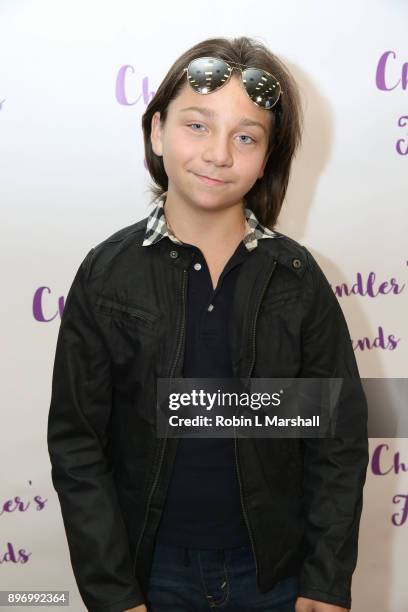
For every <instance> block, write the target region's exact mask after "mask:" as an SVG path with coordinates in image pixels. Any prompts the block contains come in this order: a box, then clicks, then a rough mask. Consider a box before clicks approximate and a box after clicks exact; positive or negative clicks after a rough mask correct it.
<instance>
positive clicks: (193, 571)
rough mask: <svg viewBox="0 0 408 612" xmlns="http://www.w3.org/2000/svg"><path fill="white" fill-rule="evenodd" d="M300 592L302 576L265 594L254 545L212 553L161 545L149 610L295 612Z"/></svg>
mask: <svg viewBox="0 0 408 612" xmlns="http://www.w3.org/2000/svg"><path fill="white" fill-rule="evenodd" d="M297 593H298V577H297V576H291V577H289V578H285V579H283V580H281V581H280V582H278V584H277V585H276V586H275V587H274V588H273V589H272V590H270V591H268V592H267V593H259V592H258V590H257V587H256V569H255V560H254V557H253V554H252V549H251V547H250V546H239V547H236V548H224V549H217V550H211V549H203V548H201V549H197V548H185V547H181V546H173V545H170V544H163V543H160V542H156V546H155V550H154V555H153V564H152V569H151V575H150V583H149V589H148V593H147V611H148V612H184V611H189V612H198V611H200V610H218V609H221V610H228V611H229V612H232V611H233V612H251V611H252V610H264V611H265V612H266V611H268V612H294V611H295V601H296V599H297Z"/></svg>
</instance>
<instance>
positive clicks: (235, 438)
mask: <svg viewBox="0 0 408 612" xmlns="http://www.w3.org/2000/svg"><path fill="white" fill-rule="evenodd" d="M276 264H277V260H276V259H274V263H273V266H272V269H271V271H270V273H269V274H268V276H267V278H266V280H265V283H264V285H263V287H262V292H261V297H260V300H259V302H258V305H257V308H256V312H255V316H254V319H253V323H252V345H251V346H252V359H251V364H250V367H249V370H248V376H247V381H246V386H247V385H248V381H249V378H250V376H251V373H252V370H253V367H254V364H255V355H256V353H255V349H256V347H255V337H256V320H257V317H258V312H259V308H260V306H261V303H262V299H263V296H264V294H265V291H266V287H267V285H268V283H269V281H270V279H271V277H272V274H273V272H274V271H275V268H276ZM234 431H235V434H236V426H235V425H234ZM234 449H235V466H236V470H237V476H238V483H239V493H240V497H241V505H242V511H243V515H244V519H245V522H246V526H247V529H248V533H249V539H250V541H251V546H252V552H253V555H254V560H255V569H256V583H257V586H258V588H259V582H258V577H259V576H258V573H259V568H258V561H257V557H256V552H255V541H254V537H253V534H252V530H251V526H250V523H249V518H248V514H247V510H246V507H245V502H244V495H243V490H242V482H241V477H240V474H239V466H238V446H237V436H236V435H235V436H234Z"/></svg>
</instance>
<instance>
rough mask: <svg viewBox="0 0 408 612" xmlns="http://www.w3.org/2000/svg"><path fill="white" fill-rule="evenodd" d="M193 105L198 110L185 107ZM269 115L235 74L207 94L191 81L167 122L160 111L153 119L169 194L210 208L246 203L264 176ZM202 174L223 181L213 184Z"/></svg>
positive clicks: (154, 141) (170, 109)
mask: <svg viewBox="0 0 408 612" xmlns="http://www.w3.org/2000/svg"><path fill="white" fill-rule="evenodd" d="M188 107H196V108H195V110H185V109H186V108H188ZM200 109H202V110H201V112H200ZM270 113H271V111H268V110H264V109H262V108H260V107H258V106H256V104H254V103H253V102H252V101H251V100H250V98H249V97H248V96H247V94H246V92H245V91H244V88H243V84H242V82H240V81H239V79H238V77H236V76H232V77H231V78H230V80H229V81H228V83H227V84H226V85H224V86H223V87H222V88H220V89H218V90H216V91H215V92H212V93H210V94H206V95H202V94H199V93H197V92H195V91H193V89H191V87H190V86H189V85H188V83H186V84H185V86H184V87H183V88H182V89H181V91H180V93H179V95H178V96H177V97H176V98H175V99H174V100H172V101H171V103H170V104H169V106H168V114H167V119H166V122H165V125H164V126H163V125H162V124H161V123H160V113H159V112H157V113H155V115H154V116H153V118H152V132H151V141H152V147H153V151H154V152H155V153H156V155H162V156H163V163H164V168H165V171H166V174H167V176H168V180H169V185H168V194H167V198H168V199H169V198H173V197H176V198H177V199H179V198H182V199H183V200H184V201H185V202H189V203H190V204H192V205H194V206H198V207H205V208H218V207H221V208H224V207H225V206H231V205H234V204H238V203H241V204H242V201H243V200H242V198H243V196H244V195H245V194H246V193H248V191H249V190H250V189H251V187H252V186H253V185H254V183H255V182H256V181H257V179H258V178H260V177H262V175H263V170H264V167H265V164H266V162H267V158H266V151H267V147H268V138H269V131H270V121H271V117H270ZM245 121H247V123H248V124H247V125H246V124H245ZM241 122H243V123H241ZM249 122H256V123H257V125H250V124H249ZM199 175H201V176H203V175H204V176H207V177H210V178H213V179H219V180H221V181H224V182H222V183H217V184H211V183H210V182H206V181H204V180H202V179H200V178H199Z"/></svg>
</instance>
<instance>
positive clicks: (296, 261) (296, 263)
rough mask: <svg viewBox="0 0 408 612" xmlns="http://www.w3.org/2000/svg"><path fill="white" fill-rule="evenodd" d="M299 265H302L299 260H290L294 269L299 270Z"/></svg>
mask: <svg viewBox="0 0 408 612" xmlns="http://www.w3.org/2000/svg"><path fill="white" fill-rule="evenodd" d="M301 265H302V262H301V261H300V259H292V266H293V267H294V268H300V266H301Z"/></svg>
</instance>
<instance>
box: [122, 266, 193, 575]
mask: <svg viewBox="0 0 408 612" xmlns="http://www.w3.org/2000/svg"><path fill="white" fill-rule="evenodd" d="M187 276H188V272H187V270H183V283H182V289H181V301H182V319H181V325H180V330H179V334H178V339H177V342H178V343H177V350H176V355H175V358H174V361H173V364H172V366H171V368H170V372H169V376H168V378H173V374H174V371H175V369H176V366H177V362H178V359H179V354H180V349H181V346H182V339H183V335H184V326H185V301H186V299H185V296H186V286H187ZM166 443H167V437H165V438H164V440H163V444H162V448H161V452H160V459H159V465H158V468H157V470H156V474H155V476H154V480H153V484H152V487H151V489H150V492H149V496H148V499H147V506H146V512H145V519H144V523H143V527H142V531H141V532H140V535H139V539H138V541H137V545H136V550H135V559H134V563H133V574H135V573H136V561H137V555H138V552H139V548H140V544H141V541H142V538H143V534H144V531H145V529H146V524H147V517H148V515H149V509H150V502H151V500H152V497H153V493H154V491H155V489H156V486H157V483H158V480H159V475H160V470H161V466H162V463H163V457H164V451H165V449H166Z"/></svg>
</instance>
